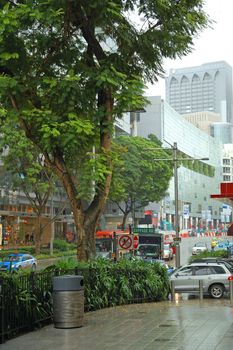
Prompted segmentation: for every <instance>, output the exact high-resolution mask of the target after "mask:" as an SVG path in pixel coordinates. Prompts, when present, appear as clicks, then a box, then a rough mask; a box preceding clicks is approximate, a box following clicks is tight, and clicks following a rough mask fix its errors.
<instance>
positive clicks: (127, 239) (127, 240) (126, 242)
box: [118, 235, 133, 249]
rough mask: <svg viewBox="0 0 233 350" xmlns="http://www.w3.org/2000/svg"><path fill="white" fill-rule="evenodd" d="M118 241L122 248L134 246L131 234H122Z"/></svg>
mask: <svg viewBox="0 0 233 350" xmlns="http://www.w3.org/2000/svg"><path fill="white" fill-rule="evenodd" d="M118 243H119V246H120V248H121V249H131V248H132V247H133V239H132V237H131V235H122V236H120V237H119V241H118Z"/></svg>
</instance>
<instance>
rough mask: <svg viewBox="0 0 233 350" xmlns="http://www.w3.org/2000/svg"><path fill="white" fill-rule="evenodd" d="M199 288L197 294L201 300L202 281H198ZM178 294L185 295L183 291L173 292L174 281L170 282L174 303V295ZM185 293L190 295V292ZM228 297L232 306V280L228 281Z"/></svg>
mask: <svg viewBox="0 0 233 350" xmlns="http://www.w3.org/2000/svg"><path fill="white" fill-rule="evenodd" d="M198 283H199V288H198V293H199V299H200V300H203V280H199V281H198ZM179 293H185V292H184V291H182V292H178V291H175V285H174V281H171V300H172V301H175V294H179ZM186 293H190V291H187V292H186ZM229 295H230V305H232V306H233V280H232V279H231V280H229Z"/></svg>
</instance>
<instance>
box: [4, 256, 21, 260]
mask: <svg viewBox="0 0 233 350" xmlns="http://www.w3.org/2000/svg"><path fill="white" fill-rule="evenodd" d="M20 260H21V256H18V255H8V256H6V257H5V258H3V261H20Z"/></svg>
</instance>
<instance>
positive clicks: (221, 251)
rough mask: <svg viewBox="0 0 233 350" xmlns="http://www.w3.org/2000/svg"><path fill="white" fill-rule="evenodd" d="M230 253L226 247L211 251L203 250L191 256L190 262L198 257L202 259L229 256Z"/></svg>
mask: <svg viewBox="0 0 233 350" xmlns="http://www.w3.org/2000/svg"><path fill="white" fill-rule="evenodd" d="M227 256H228V253H227V251H226V250H224V249H219V250H216V251H209V252H203V253H200V254H198V255H194V256H191V257H190V259H189V262H192V261H194V260H196V259H202V258H210V257H212V258H227Z"/></svg>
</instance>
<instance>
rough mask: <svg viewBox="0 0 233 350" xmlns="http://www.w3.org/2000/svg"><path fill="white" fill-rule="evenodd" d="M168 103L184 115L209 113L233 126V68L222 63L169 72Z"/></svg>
mask: <svg viewBox="0 0 233 350" xmlns="http://www.w3.org/2000/svg"><path fill="white" fill-rule="evenodd" d="M166 101H167V103H168V104H169V105H170V106H171V107H173V108H174V109H175V110H176V111H177V112H178V113H179V114H181V115H182V114H188V113H194V112H203V111H209V112H214V113H218V114H220V116H221V122H228V123H231V124H232V123H233V116H232V113H233V96H232V67H231V66H230V65H229V64H228V63H226V62H225V61H219V62H211V63H205V64H202V65H201V66H196V67H188V68H181V69H173V70H170V73H169V76H168V77H167V78H166Z"/></svg>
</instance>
